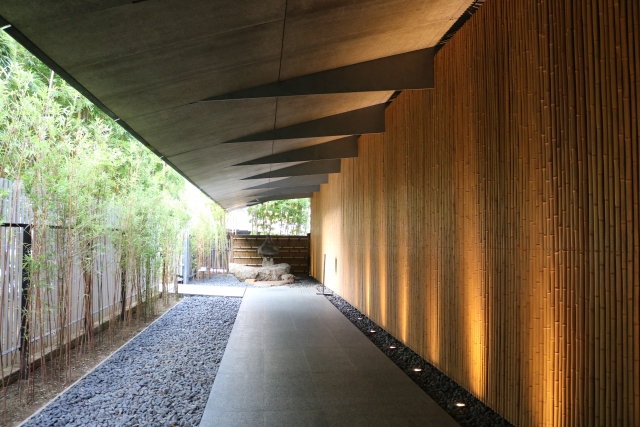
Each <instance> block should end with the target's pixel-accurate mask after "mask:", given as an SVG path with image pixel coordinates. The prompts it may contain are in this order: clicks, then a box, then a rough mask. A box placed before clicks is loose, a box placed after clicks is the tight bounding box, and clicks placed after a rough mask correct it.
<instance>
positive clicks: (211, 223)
mask: <svg viewBox="0 0 640 427" xmlns="http://www.w3.org/2000/svg"><path fill="white" fill-rule="evenodd" d="M187 197H188V198H189V208H190V211H191V224H190V227H189V230H190V235H191V254H192V268H194V269H195V270H197V269H198V268H199V267H208V268H211V267H214V265H211V264H212V263H211V259H210V258H211V253H212V249H216V250H217V251H225V250H226V249H227V228H226V224H227V212H226V211H225V210H224V209H222V208H221V207H220V206H219V205H217V204H216V203H213V202H212V201H211V200H210V199H208V198H206V197H205V196H204V195H203V194H202V193H201V192H199V191H197V190H196V189H195V188H192V189H190V190H188V191H187Z"/></svg>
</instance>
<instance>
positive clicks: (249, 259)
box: [231, 234, 309, 275]
mask: <svg viewBox="0 0 640 427" xmlns="http://www.w3.org/2000/svg"><path fill="white" fill-rule="evenodd" d="M265 239H266V236H264V235H251V234H234V235H232V236H231V251H232V259H231V262H234V263H236V264H242V265H248V266H252V267H261V266H262V255H258V248H259V247H260V245H262V244H263V243H264V241H265ZM271 239H272V240H273V243H275V245H276V246H277V247H278V248H280V252H279V253H278V255H276V256H274V257H273V262H274V263H275V264H281V263H286V264H289V265H290V266H291V273H293V274H304V275H306V274H309V236H271Z"/></svg>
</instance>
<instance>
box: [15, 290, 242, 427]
mask: <svg viewBox="0 0 640 427" xmlns="http://www.w3.org/2000/svg"><path fill="white" fill-rule="evenodd" d="M241 302H242V299H241V298H228V297H191V298H186V299H185V300H184V301H182V302H181V303H180V304H178V305H176V306H175V307H174V308H173V309H171V310H170V311H168V312H167V313H166V314H165V315H164V316H163V317H161V318H160V319H159V320H158V321H156V322H155V323H153V324H152V325H151V326H150V327H149V328H147V329H146V330H145V331H143V332H142V333H141V334H140V335H138V336H137V337H135V338H134V339H132V340H131V341H129V342H128V343H127V344H126V345H125V346H124V347H123V348H121V349H120V350H119V351H118V352H117V353H116V354H114V355H113V356H111V357H110V358H109V359H107V360H106V361H105V362H104V363H103V364H102V365H100V366H99V367H98V368H97V369H96V370H94V371H93V372H91V373H90V374H89V375H87V376H86V377H84V378H83V379H81V380H80V381H79V382H78V383H76V384H75V385H73V386H72V387H71V388H70V389H69V390H67V391H66V392H65V393H64V394H62V395H61V396H59V397H58V398H57V399H56V400H54V401H53V402H52V403H51V404H49V405H48V406H47V407H45V408H44V409H43V410H42V411H41V412H39V413H38V414H37V415H36V416H34V417H33V418H31V419H30V420H28V421H27V422H26V423H25V424H24V425H25V427H27V426H28V427H35V426H86V427H92V426H93V427H99V426H171V425H173V426H176V427H178V426H181V427H189V426H197V425H198V424H199V423H200V418H201V417H202V413H203V411H204V407H205V405H206V403H207V399H208V398H209V393H210V391H211V386H212V385H213V380H214V379H215V376H216V373H217V372H218V367H219V366H220V360H221V359H222V354H223V353H224V349H225V347H226V345H227V341H228V339H229V334H230V333H231V329H232V327H233V323H234V322H235V319H236V315H237V314H238V309H239V308H240V303H241Z"/></svg>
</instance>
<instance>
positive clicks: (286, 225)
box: [247, 199, 310, 235]
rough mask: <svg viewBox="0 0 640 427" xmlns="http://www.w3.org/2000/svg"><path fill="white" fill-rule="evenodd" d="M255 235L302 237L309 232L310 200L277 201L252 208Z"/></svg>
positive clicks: (252, 228)
mask: <svg viewBox="0 0 640 427" xmlns="http://www.w3.org/2000/svg"><path fill="white" fill-rule="evenodd" d="M247 211H248V213H249V216H250V218H251V232H252V233H253V234H274V233H277V234H281V235H302V234H307V233H308V232H309V218H310V202H309V199H292V200H276V201H271V202H266V203H262V204H260V205H255V206H250V207H249V208H248V209H247Z"/></svg>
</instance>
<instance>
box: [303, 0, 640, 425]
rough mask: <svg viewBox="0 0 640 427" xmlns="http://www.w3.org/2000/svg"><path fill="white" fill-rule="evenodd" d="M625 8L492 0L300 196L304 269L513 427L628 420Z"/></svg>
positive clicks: (631, 288) (638, 287)
mask: <svg viewBox="0 0 640 427" xmlns="http://www.w3.org/2000/svg"><path fill="white" fill-rule="evenodd" d="M639 10H640V2H638V1H637V0H627V1H613V0H602V1H598V2H594V1H585V0H566V1H545V0H541V1H524V0H522V1H502V0H491V1H488V2H487V3H486V4H485V5H484V6H482V7H481V8H480V10H479V11H478V12H477V13H476V14H475V15H474V16H473V18H471V20H470V21H468V22H467V24H466V25H465V26H464V27H463V28H462V29H461V30H460V31H459V32H458V33H457V34H456V35H455V36H454V37H453V39H452V40H451V41H450V42H449V43H448V44H447V45H446V46H445V47H444V48H443V49H442V50H441V51H440V52H439V53H438V54H437V55H436V59H435V84H436V89H434V90H431V91H405V92H403V93H402V94H401V95H400V96H399V97H398V98H397V99H396V100H395V101H394V102H393V103H392V104H391V105H390V106H389V107H388V108H387V111H386V133H385V134H384V135H370V136H363V137H361V138H360V141H359V157H358V158H356V159H344V160H342V172H341V173H340V174H334V175H330V178H329V183H328V184H324V185H322V186H321V191H320V192H318V193H315V194H314V197H313V198H312V201H311V206H312V233H311V244H312V248H311V250H312V266H311V268H312V274H313V275H314V276H315V277H316V278H318V279H319V280H322V279H324V278H323V277H322V271H323V265H322V263H323V254H327V266H326V281H327V284H328V285H329V286H331V287H332V288H333V289H334V290H335V291H337V292H338V293H339V294H340V295H342V296H343V297H345V298H346V299H347V300H348V301H349V302H351V303H352V304H353V305H355V306H356V307H357V308H359V309H360V310H362V311H363V312H364V313H366V314H367V315H368V316H370V317H371V318H372V319H374V320H375V321H376V322H378V323H379V324H380V325H381V326H382V327H384V328H385V329H386V330H387V331H389V332H390V333H392V334H393V335H395V336H396V337H398V338H400V339H402V340H403V341H404V342H405V343H406V344H407V345H408V346H410V347H411V348H412V349H414V350H415V351H417V352H418V353H419V354H420V355H422V356H423V357H424V358H425V359H427V360H428V361H429V362H431V363H433V364H434V365H435V366H436V367H438V368H439V369H440V370H442V371H443V372H445V373H446V374H447V375H449V376H450V377H451V378H453V379H454V380H455V381H457V382H458V383H459V384H460V385H462V386H463V387H465V388H467V389H468V390H469V391H471V392H472V393H473V394H474V395H476V396H477V397H478V398H480V399H481V400H482V401H483V402H485V403H486V404H487V405H489V406H490V407H492V408H493V409H495V410H496V411H497V412H499V413H500V414H502V415H503V416H504V417H505V418H507V419H508V420H509V421H510V422H512V423H513V424H515V425H518V426H592V425H594V426H595V425H608V426H613V425H616V426H639V425H640V319H639V312H640V308H639V307H640V278H639V273H640V265H639V261H640V256H639V234H640V233H639V231H640V230H639V228H640V221H639V219H638V198H639V195H640V189H639V188H638V186H639V183H640V175H639V165H638V162H639V153H638V150H639V145H640V141H639V135H638V131H639V129H638V123H639V121H640V111H639V109H638V107H640V102H639V101H640V99H639V98H640V96H639V93H638V90H639V88H638V81H639V77H640V29H639V28H638V26H639V25H640V13H639Z"/></svg>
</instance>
